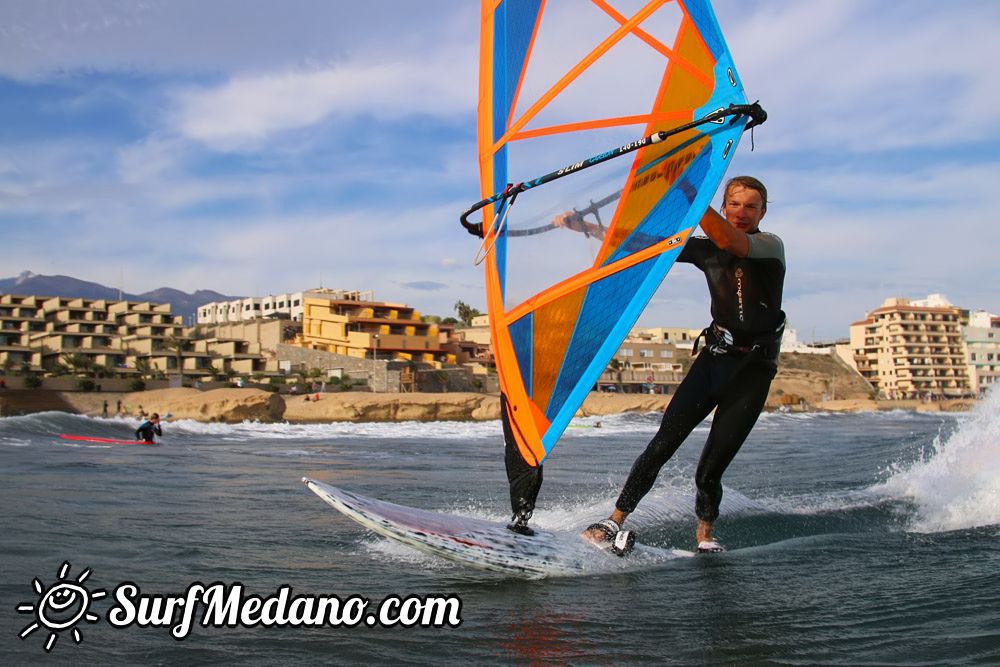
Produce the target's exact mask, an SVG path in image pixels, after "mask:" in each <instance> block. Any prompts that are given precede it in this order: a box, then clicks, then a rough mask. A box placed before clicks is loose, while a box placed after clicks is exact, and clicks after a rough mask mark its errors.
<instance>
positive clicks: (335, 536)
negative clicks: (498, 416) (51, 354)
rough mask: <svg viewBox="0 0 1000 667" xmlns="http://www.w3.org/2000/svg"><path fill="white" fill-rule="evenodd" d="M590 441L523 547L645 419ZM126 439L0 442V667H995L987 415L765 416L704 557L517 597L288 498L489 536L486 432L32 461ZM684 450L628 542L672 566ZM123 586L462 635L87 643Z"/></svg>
mask: <svg viewBox="0 0 1000 667" xmlns="http://www.w3.org/2000/svg"><path fill="white" fill-rule="evenodd" d="M594 421H595V420H594V419H585V420H581V421H579V422H577V423H576V424H575V426H579V427H580V428H571V429H569V430H568V431H567V434H566V436H565V438H564V441H563V442H561V443H560V445H559V447H558V448H557V449H556V450H555V452H554V453H553V455H552V456H551V457H550V459H549V460H548V462H547V464H546V471H545V472H546V482H545V485H544V487H543V489H542V494H541V496H540V499H539V508H538V511H537V514H536V520H537V523H538V524H539V525H541V526H545V527H550V528H561V529H564V528H577V527H579V528H582V527H583V526H585V525H587V524H588V523H590V522H591V521H593V520H595V519H598V518H603V516H605V515H606V513H607V512H608V511H609V509H610V508H611V505H612V503H613V500H614V498H615V496H616V495H617V491H618V488H619V486H620V484H621V482H622V481H623V479H624V476H625V475H626V473H627V471H628V468H629V467H630V466H631V463H632V461H633V459H634V458H635V456H636V455H637V454H638V452H639V451H640V450H641V448H642V447H644V446H645V443H646V441H647V440H648V438H649V437H650V436H651V435H652V433H653V431H654V430H655V428H656V426H657V423H658V415H620V416H614V417H609V418H603V419H602V420H601V421H602V428H588V426H592V425H593V424H594ZM134 427H135V424H134V423H133V422H132V421H129V420H121V419H91V418H84V417H77V416H70V415H65V414H58V413H44V414H38V415H30V416H22V417H8V418H4V419H0V566H2V569H0V572H2V576H0V656H2V657H0V663H2V664H5V665H29V664H30V665H36V664H72V665H90V664H101V665H112V664H113V665H287V664H293V663H306V664H330V665H354V664H372V665H382V664H391V665H421V664H428V665H453V664H454V665H467V664H503V665H536V664H537V665H547V664H570V665H630V664H678V665H698V664H713V665H714V664H719V665H758V664H760V665H861V664H872V665H991V664H1000V394H994V395H992V396H991V397H989V398H988V399H987V400H986V401H985V402H983V403H982V404H981V405H980V406H979V407H978V408H977V409H976V410H975V411H974V412H970V413H965V414H957V415H956V414H922V413H912V412H889V413H877V414H767V415H764V416H763V417H762V418H761V420H760V422H759V423H758V425H757V427H756V429H755V430H754V432H753V433H752V435H751V437H750V439H749V440H748V442H747V443H746V445H745V446H744V448H743V451H742V452H741V453H740V454H739V456H738V457H737V459H736V461H735V462H734V464H733V465H732V466H731V468H730V470H729V472H728V473H727V476H726V478H725V483H726V496H725V500H724V502H723V508H722V509H723V514H722V517H721V518H720V520H719V522H718V524H717V534H718V537H719V538H720V539H721V540H722V541H723V542H724V543H725V544H726V545H727V546H728V548H729V551H728V552H726V553H724V554H719V555H711V556H695V557H691V558H679V559H676V560H670V561H666V562H660V563H652V564H648V565H643V566H638V567H635V566H629V565H628V564H623V561H619V560H617V559H611V558H609V557H605V556H604V555H603V554H601V553H599V552H597V551H596V550H595V559H594V568H593V571H592V572H588V573H587V574H586V575H585V576H574V577H550V578H545V579H537V580H527V579H519V578H516V577H510V576H504V575H499V574H494V573H488V572H483V571H478V570H475V569H470V568H468V567H465V566H461V565H458V564H454V563H451V562H448V561H444V560H440V559H437V558H435V557H432V556H428V555H424V554H422V553H420V552H417V551H414V550H412V549H410V548H409V547H406V546H403V545H400V544H397V543H392V542H389V541H387V540H386V539H384V538H381V537H378V536H376V535H373V534H372V533H370V532H368V531H366V530H365V529H363V528H362V527H360V526H358V525H357V524H355V523H353V522H351V521H350V520H349V519H347V518H345V517H343V516H341V515H340V514H339V513H337V512H335V511H334V510H332V509H331V508H329V507H327V506H326V505H325V504H324V503H323V502H322V501H321V500H320V499H319V498H317V497H316V496H315V495H313V494H312V493H310V492H309V491H308V490H307V489H306V488H305V487H304V486H303V484H302V483H301V481H300V478H301V477H303V476H309V477H312V478H315V479H318V480H320V481H324V482H327V483H330V484H333V485H336V486H340V487H343V488H346V489H349V490H352V491H355V492H358V493H362V494H366V495H372V496H376V497H379V498H382V499H385V500H389V501H392V502H397V503H401V504H406V505H412V506H416V507H421V508H426V509H432V510H437V511H443V512H451V513H458V514H465V515H471V516H477V517H482V518H489V519H496V520H503V519H505V518H506V514H507V512H506V507H507V500H506V482H505V478H504V472H503V463H502V454H503V451H502V442H501V437H500V425H499V423H498V422H488V423H401V424H327V425H288V424H276V425H265V424H250V423H247V424H242V425H215V424H199V423H195V422H187V421H179V422H169V423H167V424H166V425H165V427H164V433H165V436H164V438H163V440H162V445H160V446H156V447H144V446H104V445H97V444H86V443H70V442H68V441H63V440H60V439H58V438H57V435H58V434H59V433H74V434H87V435H94V436H101V437H112V438H119V437H129V434H130V432H131V429H133V428H134ZM707 427H708V424H707V423H706V424H703V425H702V426H700V427H699V428H698V429H697V430H696V431H695V433H694V434H693V436H692V438H691V439H690V440H689V441H688V442H687V443H686V444H685V446H684V447H683V448H682V449H681V451H680V453H679V454H678V456H677V457H676V459H675V460H674V461H671V462H670V463H669V464H668V465H667V467H665V468H664V470H663V472H662V473H661V475H660V478H659V480H658V482H657V485H656V486H655V487H654V490H653V492H652V493H651V494H650V495H649V496H647V498H646V499H645V500H644V501H643V503H642V504H641V505H640V508H639V511H637V512H636V514H635V515H633V517H632V519H630V522H631V523H632V526H631V527H632V528H634V529H635V530H637V531H638V532H639V534H640V539H641V540H642V541H643V542H646V543H648V544H651V545H654V546H659V547H675V548H680V549H691V548H693V546H694V544H693V527H694V519H693V516H692V514H693V510H692V506H693V498H692V482H691V477H692V473H693V469H694V466H695V462H696V460H697V456H698V454H699V452H700V448H701V443H702V442H703V439H704V436H705V433H706V431H707ZM64 563H68V565H64ZM35 580H37V584H35V583H33V582H34V581H35ZM62 582H65V583H68V584H72V585H76V586H79V587H81V588H83V589H85V590H86V591H87V592H88V593H89V594H90V596H91V597H89V598H87V600H86V602H85V603H84V602H80V603H78V604H79V605H81V606H82V607H85V611H87V613H88V614H89V619H88V618H87V617H85V616H83V615H82V611H83V610H81V614H75V615H74V614H72V613H70V612H65V611H64V612H63V615H62V616H61V617H60V616H58V614H55V613H54V612H52V613H50V614H49V615H46V616H45V619H46V622H45V623H42V622H40V620H39V619H41V618H42V616H41V615H40V609H42V608H43V607H44V606H45V604H49V603H52V602H53V601H57V598H54V597H52V596H49V597H45V596H46V595H47V593H48V591H50V590H52V589H53V588H54V587H58V586H59V585H65V584H63V583H62ZM126 582H132V583H133V584H134V585H135V587H136V589H138V590H139V591H141V593H142V595H143V596H146V597H148V598H150V599H152V596H157V595H158V596H161V597H162V598H163V600H166V599H168V598H174V597H183V595H184V594H185V592H186V591H187V590H188V589H189V587H191V586H192V584H194V583H195V582H201V583H203V584H206V585H207V584H211V583H216V582H217V583H220V584H224V585H226V586H229V587H230V589H231V588H232V587H234V586H236V585H237V584H241V585H242V586H243V588H244V590H245V591H246V593H247V595H257V596H260V597H262V598H264V599H269V598H273V597H275V596H276V595H277V592H278V591H279V589H280V588H281V587H286V586H288V587H291V590H292V591H293V592H294V595H315V596H325V597H328V598H329V597H331V596H333V595H336V596H339V598H341V599H342V600H346V599H348V598H351V597H354V596H361V597H363V598H365V599H367V600H369V601H370V604H371V605H373V606H374V605H377V604H378V603H380V602H381V601H383V600H386V599H391V598H394V597H398V598H408V597H411V596H418V597H420V598H423V597H424V596H447V597H453V598H456V599H458V600H460V601H461V610H460V618H461V623H460V624H459V625H457V627H456V626H450V625H445V626H444V627H418V626H414V627H404V626H403V625H395V626H391V627H386V626H380V625H377V624H376V625H374V626H369V625H367V624H366V623H361V624H359V625H355V626H350V627H348V626H344V625H341V626H331V625H326V626H321V627H292V626H290V625H281V624H277V625H274V624H272V625H270V626H268V625H267V624H263V625H256V626H251V625H249V622H250V621H247V623H236V624H234V627H205V626H202V625H199V624H197V623H196V624H194V625H193V627H190V628H188V632H187V633H186V634H185V635H184V636H183V639H175V638H174V636H173V635H172V634H171V629H170V626H171V624H176V623H174V622H175V621H176V620H177V618H180V616H177V617H175V616H172V615H169V614H168V615H166V616H164V617H162V618H161V619H160V621H159V622H152V623H147V624H146V626H145V627H140V626H139V625H138V624H132V625H129V626H127V627H117V626H115V625H113V624H112V623H111V622H110V620H109V618H110V615H111V611H112V609H113V608H114V607H115V606H116V605H117V606H121V605H120V604H119V602H118V601H117V598H116V597H115V595H114V592H115V591H120V590H128V589H123V588H122V584H124V583H126ZM99 591H105V592H106V595H105V596H104V597H98V595H97V593H98V592H99ZM136 599H137V598H136ZM164 604H165V603H164ZM175 611H176V610H175ZM179 613H180V612H179V611H178V614H179ZM154 620H155V617H154ZM251 620H252V619H251ZM57 621H64V623H62V625H59V623H57ZM33 625H34V626H36V627H34V628H32V626H33ZM55 625H59V627H55ZM74 633H76V634H74ZM22 634H23V635H25V636H24V637H23V638H21V636H20V635H22ZM52 638H54V640H55V643H54V644H49V642H50V641H52ZM77 640H79V641H77ZM47 645H48V646H49V649H50V650H49V651H48V652H47V651H46V650H45V649H46V646H47Z"/></svg>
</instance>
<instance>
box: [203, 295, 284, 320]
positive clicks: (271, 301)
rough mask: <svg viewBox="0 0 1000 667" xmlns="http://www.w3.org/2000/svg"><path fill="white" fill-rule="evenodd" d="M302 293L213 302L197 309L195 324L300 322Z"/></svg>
mask: <svg viewBox="0 0 1000 667" xmlns="http://www.w3.org/2000/svg"><path fill="white" fill-rule="evenodd" d="M302 311H303V293H302V292H294V293H291V294H277V295H273V294H272V295H270V296H265V297H256V296H255V297H246V298H243V299H233V300H232V301H213V302H211V303H206V304H205V305H203V306H201V307H200V308H198V315H197V320H196V321H197V324H234V323H237V322H248V321H251V320H256V319H260V318H283V319H289V320H294V321H296V322H301V321H302Z"/></svg>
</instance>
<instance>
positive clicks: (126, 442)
mask: <svg viewBox="0 0 1000 667" xmlns="http://www.w3.org/2000/svg"><path fill="white" fill-rule="evenodd" d="M59 437H60V438H62V439H63V440H75V441H77V442H95V443H98V444H101V445H152V444H153V443H151V442H146V441H145V440H115V439H114V438H98V437H95V436H90V435H69V434H68V433H60V434H59Z"/></svg>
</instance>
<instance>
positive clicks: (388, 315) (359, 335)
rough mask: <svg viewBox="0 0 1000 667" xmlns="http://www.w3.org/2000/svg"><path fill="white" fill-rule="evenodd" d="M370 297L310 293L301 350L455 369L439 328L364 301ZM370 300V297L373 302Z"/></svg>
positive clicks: (406, 311) (409, 312)
mask: <svg viewBox="0 0 1000 667" xmlns="http://www.w3.org/2000/svg"><path fill="white" fill-rule="evenodd" d="M370 294H371V293H370V292H367V293H360V292H343V291H339V290H324V289H319V290H310V291H308V292H305V293H304V294H303V314H302V334H301V336H300V337H299V340H298V341H297V344H299V345H301V346H302V347H307V348H311V349H315V350H325V351H327V352H333V353H335V354H342V355H345V356H349V357H361V358H371V359H379V358H385V359H403V360H408V361H413V362H419V363H428V364H432V365H435V366H440V365H442V364H454V363H456V357H455V354H454V353H452V352H449V351H448V350H446V349H444V347H443V346H442V343H441V338H440V331H439V327H438V325H437V324H434V323H431V322H424V321H422V320H421V318H420V313H419V312H418V311H416V310H414V309H413V308H411V307H409V306H405V305H402V304H394V303H383V302H378V301H372V300H365V299H364V298H363V297H365V296H367V295H370ZM368 298H370V297H368Z"/></svg>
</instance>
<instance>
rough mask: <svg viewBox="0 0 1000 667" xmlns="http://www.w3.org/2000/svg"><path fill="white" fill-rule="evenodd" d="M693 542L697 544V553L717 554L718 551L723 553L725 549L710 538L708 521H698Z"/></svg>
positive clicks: (710, 527) (710, 526)
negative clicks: (695, 541)
mask: <svg viewBox="0 0 1000 667" xmlns="http://www.w3.org/2000/svg"><path fill="white" fill-rule="evenodd" d="M695 540H697V542H698V553H719V552H720V551H725V547H723V546H722V545H721V544H719V542H718V541H717V540H716V539H715V538H714V537H712V523H711V522H710V521H704V520H702V519H699V520H698V528H697V530H696V531H695Z"/></svg>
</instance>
